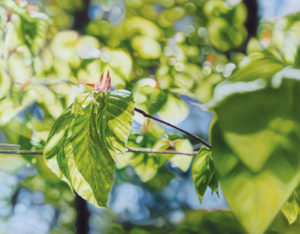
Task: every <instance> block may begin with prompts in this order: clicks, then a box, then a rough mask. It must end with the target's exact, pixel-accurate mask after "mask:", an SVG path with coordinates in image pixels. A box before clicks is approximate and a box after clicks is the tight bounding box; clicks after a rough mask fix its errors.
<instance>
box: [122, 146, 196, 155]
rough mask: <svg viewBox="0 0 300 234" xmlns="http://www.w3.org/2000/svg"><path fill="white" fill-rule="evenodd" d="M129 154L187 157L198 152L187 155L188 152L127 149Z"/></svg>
mask: <svg viewBox="0 0 300 234" xmlns="http://www.w3.org/2000/svg"><path fill="white" fill-rule="evenodd" d="M126 149H127V152H133V153H145V154H175V155H176V154H177V155H186V156H195V155H196V154H197V153H198V152H193V153H187V152H179V151H170V150H166V151H152V150H151V149H141V148H139V149H133V148H130V147H126Z"/></svg>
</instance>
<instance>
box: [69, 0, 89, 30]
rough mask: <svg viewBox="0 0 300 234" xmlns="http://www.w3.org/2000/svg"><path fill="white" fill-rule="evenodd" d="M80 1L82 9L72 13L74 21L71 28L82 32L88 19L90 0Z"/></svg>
mask: <svg viewBox="0 0 300 234" xmlns="http://www.w3.org/2000/svg"><path fill="white" fill-rule="evenodd" d="M82 3H83V7H82V9H80V10H79V11H76V12H75V13H74V15H73V17H74V23H73V27H72V28H73V29H74V30H76V31H79V32H84V29H85V27H86V25H87V24H88V22H89V21H90V18H89V6H90V0H82Z"/></svg>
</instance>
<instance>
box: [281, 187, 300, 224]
mask: <svg viewBox="0 0 300 234" xmlns="http://www.w3.org/2000/svg"><path fill="white" fill-rule="evenodd" d="M296 197H297V193H296V192H294V193H293V195H292V196H291V197H290V199H289V200H288V201H287V202H286V203H284V205H283V207H282V208H281V212H282V213H283V214H284V216H285V217H286V219H287V220H288V222H289V224H293V223H294V222H295V221H296V220H297V218H298V216H299V214H300V212H299V211H300V209H299V205H298V202H297V198H296Z"/></svg>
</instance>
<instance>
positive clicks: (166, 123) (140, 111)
mask: <svg viewBox="0 0 300 234" xmlns="http://www.w3.org/2000/svg"><path fill="white" fill-rule="evenodd" d="M134 110H135V111H136V112H138V113H140V114H142V115H143V116H144V117H146V118H149V119H153V120H155V121H157V122H160V123H162V124H165V125H167V126H169V127H171V128H175V129H177V130H178V131H180V132H182V133H184V134H185V135H187V136H189V137H191V138H194V139H195V140H197V141H199V142H201V144H203V145H205V146H207V147H208V148H211V145H210V144H208V143H206V142H205V141H204V140H202V139H201V138H200V137H198V136H196V135H194V134H192V133H190V132H187V131H185V130H183V129H182V128H179V127H176V126H175V125H173V124H171V123H168V122H166V121H164V120H161V119H158V118H156V117H154V116H153V115H149V114H147V113H146V112H145V111H143V110H141V109H139V108H137V107H134Z"/></svg>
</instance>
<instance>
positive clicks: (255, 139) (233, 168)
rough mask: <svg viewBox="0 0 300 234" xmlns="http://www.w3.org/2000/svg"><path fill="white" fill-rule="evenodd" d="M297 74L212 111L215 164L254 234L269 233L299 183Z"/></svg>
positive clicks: (286, 72) (229, 197) (232, 203)
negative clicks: (266, 231)
mask: <svg viewBox="0 0 300 234" xmlns="http://www.w3.org/2000/svg"><path fill="white" fill-rule="evenodd" d="M299 72H300V71H299V70H295V69H285V70H284V71H282V72H280V73H278V74H277V75H275V76H274V78H273V79H272V80H271V83H272V85H266V86H265V87H257V89H256V90H255V89H252V90H249V91H244V92H240V93H239V90H235V92H234V93H231V94H230V95H229V96H227V97H226V98H225V99H224V100H223V101H221V102H219V103H218V104H217V105H216V106H215V108H214V110H215V112H216V116H217V117H216V118H215V121H214V122H213V124H212V128H211V140H212V145H213V151H212V155H213V160H214V162H215V166H216V170H217V171H218V173H219V174H220V176H221V186H222V189H223V192H224V195H225V197H226V199H227V201H228V203H229V205H230V207H231V208H232V210H233V212H234V213H235V214H236V216H237V218H238V219H239V220H240V222H241V223H242V224H243V225H244V227H245V228H246V229H247V230H248V232H250V233H263V232H264V231H265V230H266V228H267V227H268V226H269V224H270V223H271V222H272V220H273V219H274V217H275V216H276V214H277V213H278V212H279V210H280V209H281V207H282V206H283V204H284V203H285V202H286V201H287V199H288V198H289V197H290V196H291V194H292V193H293V191H294V190H295V188H296V187H297V185H298V183H299V181H300V154H299V141H300V134H299V132H300V121H299V119H300V112H299V108H298V106H297V100H299V98H300V97H299V90H300V81H299V76H298V75H297V74H299ZM227 88H228V87H227ZM252 88H253V87H252ZM245 106H246V107H247V108H245Z"/></svg>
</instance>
